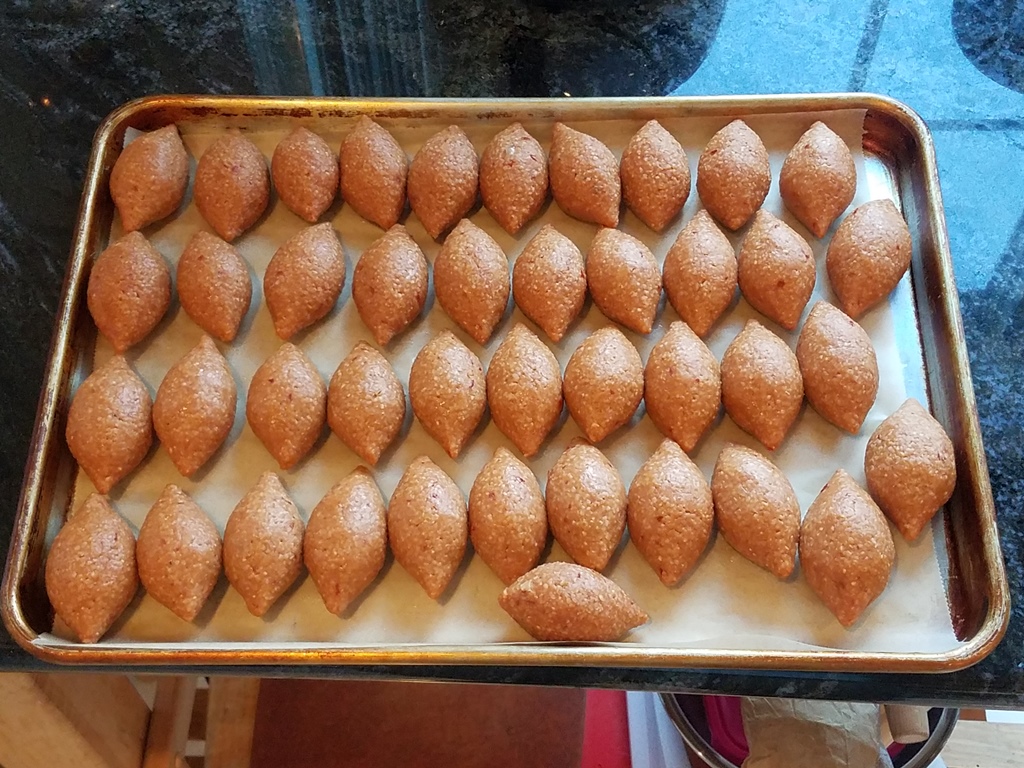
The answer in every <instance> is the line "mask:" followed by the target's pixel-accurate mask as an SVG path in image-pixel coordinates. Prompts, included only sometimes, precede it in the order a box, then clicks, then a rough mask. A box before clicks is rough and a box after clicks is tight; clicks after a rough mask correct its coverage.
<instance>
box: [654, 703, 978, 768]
mask: <svg viewBox="0 0 1024 768" xmlns="http://www.w3.org/2000/svg"><path fill="white" fill-rule="evenodd" d="M661 702H662V705H663V706H664V707H665V711H666V712H667V713H668V716H669V717H670V718H671V719H672V722H673V723H674V724H675V726H676V729H677V730H678V731H679V734H680V735H681V736H682V737H683V741H685V742H686V744H687V746H688V747H689V748H690V749H692V750H693V751H694V753H695V754H696V755H697V756H698V757H700V758H701V759H702V760H703V761H704V762H705V763H707V764H708V765H709V766H711V768H740V766H737V765H736V764H735V763H733V762H730V761H729V760H726V759H725V758H724V757H722V755H721V754H720V753H719V752H718V750H716V749H715V748H714V747H712V746H711V742H710V735H709V732H708V726H707V720H706V719H705V716H704V706H703V703H702V702H701V697H700V696H685V695H683V694H675V693H663V694H661ZM959 716H960V710H958V709H948V708H943V707H936V708H934V709H932V710H930V711H929V713H928V723H929V726H930V732H931V733H930V735H929V736H928V738H927V740H925V741H923V742H921V743H920V744H913V745H908V746H907V747H906V748H905V749H904V750H903V752H901V753H900V755H899V756H898V757H897V759H896V760H895V761H894V766H895V767H896V768H927V766H928V765H930V764H931V762H932V761H933V760H934V759H935V758H936V757H938V756H939V753H940V752H941V751H942V748H943V747H944V746H946V742H947V741H948V740H949V737H950V735H951V734H952V733H953V728H954V727H955V726H956V722H957V719H958V718H959Z"/></svg>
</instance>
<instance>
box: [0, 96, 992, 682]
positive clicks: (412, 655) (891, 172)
mask: <svg viewBox="0 0 1024 768" xmlns="http://www.w3.org/2000/svg"><path fill="white" fill-rule="evenodd" d="M850 109H860V110H865V111H866V116H865V119H864V131H863V150H864V153H865V155H866V156H869V157H871V158H873V159H874V160H876V161H878V162H879V163H880V164H881V166H883V167H884V169H885V172H886V175H887V180H888V183H889V185H890V187H891V190H892V192H893V193H894V194H895V195H896V196H898V198H899V200H900V203H901V205H902V209H903V213H904V216H905V217H906V219H907V222H908V224H909V226H910V229H911V233H912V235H913V240H914V246H915V247H914V253H913V262H912V266H911V284H912V291H913V304H914V307H915V311H916V320H917V328H918V331H919V333H920V337H921V338H920V340H921V346H922V353H923V358H924V367H925V386H926V388H927V394H928V397H929V399H930V403H931V409H932V411H933V413H934V414H935V416H936V418H938V419H939V421H940V422H942V424H943V425H944V426H945V428H946V430H947V431H948V433H949V434H950V436H951V438H952V440H953V443H954V446H955V453H956V462H957V472H958V482H957V486H956V491H955V492H954V495H953V498H952V499H951V500H950V502H949V504H948V505H947V507H946V512H945V515H944V536H945V548H944V549H945V552H946V553H947V554H948V570H947V572H946V579H947V583H948V587H947V589H948V595H947V597H948V603H949V610H950V615H951V617H952V623H953V628H954V631H955V634H956V636H957V638H958V639H959V640H960V641H961V642H960V644H959V645H957V646H956V647H955V648H953V649H952V650H950V651H947V652H939V653H932V652H927V653H888V652H875V651H863V650H840V649H824V650H822V649H813V650H800V649H797V650H785V651H778V650H771V651H765V650H754V649H746V650H744V649H739V650H723V649H715V648H709V649H700V648H690V647H687V648H679V647H652V646H649V645H639V644H630V643H628V642H627V643H621V644H606V645H605V644H594V645H563V644H514V643H493V644H484V645H481V644H476V645H468V644H467V645H450V644H448V645H416V644H392V645H378V646H374V647H365V646H357V647H353V646H345V645H340V644H336V645H324V644H316V645H315V646H314V645H312V644H311V645H310V646H308V647H303V646H302V645H301V644H289V645H288V646H286V647H282V646H274V645H267V646H261V645H259V644H256V643H238V644H236V645H234V646H231V645H227V644H201V645H200V644H197V645H193V646H188V645H186V646H181V645H173V644H160V643H156V642H154V643H145V644H141V645H138V646H135V647H130V648H120V647H109V646H105V645H104V644H103V643H100V644H97V645H80V644H72V643H64V644H59V643H58V644H52V643H45V642H40V638H41V636H42V635H43V633H46V632H49V630H50V628H51V626H52V624H53V611H52V608H51V607H50V605H49V601H48V599H47V597H46V591H45V588H44V582H43V562H44V557H45V552H46V550H47V547H48V544H49V542H50V541H52V539H53V536H55V535H56V532H57V530H58V529H59V527H60V525H61V523H62V521H63V519H64V515H65V513H66V512H67V509H68V506H69V504H70V503H71V497H72V490H73V488H74V483H75V474H76V471H77V467H76V465H75V463H74V461H73V459H72V458H71V456H70V453H69V452H68V450H67V447H66V444H65V442H64V421H65V418H66V414H67V406H68V402H69V395H70V392H71V391H72V390H73V388H74V385H75V383H76V382H77V381H80V379H81V376H82V375H83V373H84V372H85V370H86V369H87V367H88V365H89V362H90V361H91V354H90V352H91V350H92V348H93V344H94V341H95V328H94V327H93V324H92V321H91V318H90V317H89V314H88V311H87V309H86V306H85V301H84V297H85V290H86V282H87V277H88V272H89V266H90V264H91V262H92V259H93V257H94V255H95V254H96V253H98V252H99V251H100V250H101V249H102V248H103V247H104V246H105V244H106V242H107V237H108V235H109V232H110V228H111V222H112V220H113V205H112V202H111V200H110V196H109V194H108V192H107V183H108V179H109V174H110V170H111V168H112V166H113V164H114V161H115V160H116V158H117V156H118V154H119V153H120V151H121V148H122V146H123V142H124V137H125V132H126V130H128V129H130V128H131V129H138V130H152V129H155V128H158V127H161V126H163V125H167V124H169V123H178V124H183V123H189V122H201V121H204V120H205V121H209V120H216V121H217V124H218V125H229V126H231V125H237V126H245V125H246V124H247V122H251V121H254V120H267V119H273V120H277V121H286V122H287V121H301V122H303V123H304V124H309V123H310V121H314V122H315V121H317V120H321V119H323V120H330V119H332V118H334V119H336V118H340V117H352V116H354V115H358V114H371V115H375V116H380V117H383V118H396V119H407V120H415V119H418V118H429V119H433V120H447V119H451V120H482V121H504V122H506V123H507V122H510V121H512V120H524V121H525V120H527V119H529V120H534V121H536V120H549V121H551V122H554V121H556V120H564V121H573V120H593V119H626V120H636V121H640V120H644V119H651V118H663V119H667V118H673V117H714V118H720V119H723V120H724V119H726V118H735V117H752V116H763V115H803V114H808V113H825V114H827V113H828V112H830V111H833V110H850ZM940 565H941V566H942V567H943V568H944V569H945V568H946V566H947V564H945V563H942V564H940ZM0 607H2V615H3V619H4V622H5V624H6V625H7V628H8V630H9V631H10V633H11V635H12V636H13V637H14V638H15V640H16V641H17V642H18V643H19V644H20V645H22V646H23V647H24V648H26V649H27V650H28V651H29V652H30V653H32V654H34V655H35V656H37V657H39V658H41V659H44V660H47V661H52V662H57V663H68V664H72V663H88V664H93V665H96V664H116V665H122V666H125V665H132V664H139V665H143V664H145V665H158V664H173V665H177V666H185V665H215V664H225V665H227V664H246V665H255V664H304V665H310V664H324V665H330V664H493V665H507V666H521V665H561V666H564V665H584V666H596V667H600V666H607V667H694V668H738V669H772V670H776V671H800V670H815V671H858V672H946V671H952V670H956V669H960V668H963V667H966V666H969V665H971V664H974V663H976V662H977V661H979V660H981V659H982V658H984V657H985V656H986V655H987V654H988V653H990V652H991V651H992V650H993V649H994V648H995V646H996V645H997V644H998V642H999V641H1000V639H1001V638H1002V636H1003V634H1004V632H1005V630H1006V625H1007V622H1008V618H1009V596H1008V590H1007V583H1006V574H1005V571H1004V566H1003V560H1002V554H1001V551H1000V547H999V539H998V534H997V530H996V516H995V509H994V505H993V500H992V493H991V488H990V486H989V477H988V472H987V468H986V463H985V454H984V450H983V447H982V442H981V433H980V428H979V423H978V414H977V409H976V405H975V399H974V391H973V387H972V384H971V375H970V369H969V364H968V357H967V351H966V347H965V341H964V333H963V327H962V324H961V318H960V308H959V301H958V297H957V291H956V286H955V282H954V277H953V267H952V261H951V258H950V252H949V243H948V238H947V234H946V228H945V221H944V216H943V208H942V200H941V195H940V191H939V180H938V171H937V168H936V163H935V151H934V145H933V143H932V139H931V136H930V134H929V131H928V129H927V127H926V125H925V124H924V122H923V121H922V120H921V118H920V117H918V116H917V115H916V114H915V113H914V112H913V111H912V110H911V109H909V108H908V107H906V106H905V105H903V104H901V103H899V102H896V101H894V100H892V99H889V98H886V97H883V96H876V95H869V94H821V95H778V96H727V97H706V98H704V97H700V98H698V97H693V98H653V99H648V98H635V99H628V98H626V99H566V100H553V99H539V100H507V99H501V100H462V101H460V100H450V101H449V100H442V101H432V100H362V99H340V98H265V97H244V96H243V97H221V96H155V97H149V98H144V99H141V100H138V101H134V102H131V103H129V104H126V105H124V106H122V107H120V108H119V109H117V110H115V111H114V112H113V113H111V114H110V115H109V116H108V117H107V118H106V119H105V120H104V121H103V123H102V124H101V126H100V128H99V130H98V131H97V133H96V137H95V140H94V143H93V148H92V154H91V157H90V162H89V169H88V173H87V176H86V185H85V190H84V192H83V196H82V203H81V208H80V211H79V215H78V222H77V226H76V230H75V236H74V241H73V246H72V250H71V257H70V259H69V263H68V268H67V275H66V278H65V283H64V289H63V294H62V299H61V303H60V307H59V310H58V313H57V322H56V328H55V332H54V337H53V342H52V347H51V352H50V359H49V364H48V368H47V372H46V378H45V382H44V386H43V390H42V394H41V397H40V401H39V407H38V413H37V418H36V425H35V431H34V434H33V437H32V443H31V447H30V453H29V458H28V463H27V467H26V472H25V480H24V487H23V491H22V495H21V499H20V502H19V506H18V510H17V516H16V519H15V527H14V531H13V537H12V542H11V550H10V555H9V558H8V561H7V567H6V571H5V574H4V581H3V604H2V606H0Z"/></svg>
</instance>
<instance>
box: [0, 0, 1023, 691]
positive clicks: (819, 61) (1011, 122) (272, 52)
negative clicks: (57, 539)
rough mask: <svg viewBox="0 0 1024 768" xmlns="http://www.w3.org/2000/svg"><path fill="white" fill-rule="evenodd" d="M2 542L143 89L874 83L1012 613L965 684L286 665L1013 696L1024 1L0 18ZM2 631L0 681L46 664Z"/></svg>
mask: <svg viewBox="0 0 1024 768" xmlns="http://www.w3.org/2000/svg"><path fill="white" fill-rule="evenodd" d="M0 50H3V51H4V57H3V61H2V63H0V137H2V139H3V140H2V141H0V169H2V171H0V276H2V279H0V322H2V327H3V328H4V336H5V338H4V342H3V344H2V345H0V548H2V549H6V546H7V541H8V538H9V533H10V525H11V523H10V521H11V519H12V516H13V510H14V507H15V505H16V503H17V498H18V493H19V490H20V487H21V480H22V472H23V467H24V462H25V456H26V452H27V446H28V441H29V438H30V435H31V430H32V424H33V421H34V418H35V407H36V401H37V398H38V395H39V387H40V383H41V381H42V374H43V366H44V364H45V360H46V356H47V353H48V347H49V342H50V336H51V331H52V326H53V319H54V313H55V312H56V309H57V299H58V296H59V293H60V289H61V283H62V280H63V273H64V265H65V263H66V259H67V253H68V250H69V247H70V243H71V233H72V227H73V224H74V219H75V213H76V210H77V206H78V200H79V196H80V194H81V189H82V181H83V177H84V173H85V164H86V160H87V157H88V152H89V146H90V143H91V141H92V135H93V132H94V131H95V129H96V127H97V125H98V124H99V121H100V120H101V119H102V118H103V117H104V116H105V115H106V114H107V113H108V112H110V110H112V109H113V108H114V107H115V106H117V105H118V104H120V103H122V102H125V101H127V100H129V99H132V98H135V97H138V96H143V95H146V94H152V93H173V92H180V93H267V94H329V95H357V96H359V95H367V96H368V95H380V96H463V97H470V96H549V95H551V96H561V95H572V96H617V95H661V94H670V93H674V94H698V95H699V94H718V93H780V92H802V91H842V90H869V91H876V92H881V93H886V94H889V95H891V96H894V97H896V98H898V99H902V100H904V101H906V102H907V103H908V104H910V105H911V106H912V107H914V108H915V109H916V110H918V111H919V112H920V113H921V114H922V115H923V117H924V118H925V119H926V120H927V121H928V122H929V125H930V126H931V128H932V130H933V132H934V135H935V141H936V146H937V151H938V158H939V166H940V173H941V179H942V184H943V190H944V196H945V205H946V216H947V221H948V225H949V234H950V240H951V243H952V247H953V256H954V261H955V266H956V275H957V280H958V283H959V286H960V296H961V305H962V309H963V318H964V326H965V329H966V333H967V341H968V348H969V352H970V356H971V363H972V368H973V373H974V383H975V387H976V390H977V397H978V410H979V413H980V415H981V422H982V428H983V432H984V438H985V446H986V450H987V453H988V461H989V469H990V471H991V476H992V486H993V490H994V493H995V497H996V505H997V508H998V514H999V520H1000V527H1001V536H1002V544H1003V551H1004V554H1005V558H1006V563H1007V569H1008V572H1009V576H1010V583H1011V590H1012V595H1013V599H1014V603H1015V608H1014V613H1013V620H1012V622H1011V626H1010V630H1009V632H1008V634H1007V637H1006V640H1004V642H1003V643H1002V645H1001V646H1000V647H999V648H998V649H997V650H996V652H995V653H994V654H993V655H992V656H991V657H990V658H989V659H987V660H986V661H984V662H982V663H981V664H979V665H977V666H976V667H973V668H971V669H968V670H965V671H962V672H958V673H954V674H952V675H941V676H924V675H901V676H896V677H892V676H871V675H824V674H800V675H793V674H790V675H775V674H761V673H727V672H701V671H678V670H591V669H492V668H472V667H471V668H444V669H438V668H422V667H420V668H413V667H410V668H403V669H399V670H395V669H390V670H388V669H384V668H379V667H376V668H360V669H354V670H342V669H336V670H328V671H325V670H323V669H319V668H315V669H313V668H288V669H280V668H279V669H276V670H258V671H257V670H238V671H248V672H251V673H254V674H255V673H257V672H258V673H259V674H262V675H303V676H308V675H325V674H330V675H335V676H339V677H340V676H389V677H396V676H397V677H404V678H424V677H433V678H440V679H451V680H455V679H461V680H479V681H501V682H521V683H551V684H561V685H587V686H607V687H629V688H654V689H676V690H692V691H707V692H715V693H740V694H757V695H780V696H809V697H820V698H832V699H865V700H886V701H891V700H907V701H917V702H922V703H925V702H928V703H935V702H952V703H956V704H974V705H985V706H1022V705H1024V607H1021V606H1024V510H1022V506H1024V502H1022V501H1021V499H1022V498H1024V426H1022V424H1024V420H1022V418H1024V417H1022V415H1021V414H1022V413H1024V393H1022V390H1024V384H1022V383H1021V382H1022V379H1024V333H1022V330H1021V329H1022V327H1024V202H1022V199H1024V198H1022V195H1021V189H1022V183H1021V179H1022V178H1024V54H1022V53H1021V52H1022V51H1024V12H1022V11H1021V10H1020V8H1019V4H1017V3H1014V2H1012V1H1011V0H999V1H998V2H985V1H983V0H939V1H937V2H933V1H932V0H829V1H828V2H815V1H814V0H785V1H783V0H769V1H768V2H758V0H728V2H726V0H694V1H693V2H688V3H674V4H670V3H665V2H656V1H652V0H640V1H639V2H634V3H623V2H610V1H606V0H532V1H531V2H527V0H510V2H507V3H500V4H498V3H482V2H469V3H466V2H455V0H432V2H429V3H415V4H413V3H397V2H385V3H373V2H370V1H369V0H355V1H353V2H344V1H343V0H334V2H331V1H329V0H296V2H293V3H276V2H273V1H272V0H238V2H228V0H193V1H192V2H184V3H180V4H178V3H158V2H153V1H152V0H142V1H141V2H128V1H125V0H110V1H109V2H105V3H103V4H95V3H86V2H83V0H72V2H69V3H59V2H55V1H50V2H28V1H27V0H14V1H13V2H9V3H6V4H4V5H3V7H2V8H0ZM39 667H40V665H39V663H38V662H36V661H34V660H33V659H32V658H31V657H29V656H28V655H27V654H25V653H24V652H23V651H21V650H19V649H18V648H17V647H15V646H14V644H13V642H11V640H10V639H9V638H8V637H7V635H6V634H5V633H3V632H2V631H0V669H26V668H39Z"/></svg>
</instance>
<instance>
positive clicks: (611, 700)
mask: <svg viewBox="0 0 1024 768" xmlns="http://www.w3.org/2000/svg"><path fill="white" fill-rule="evenodd" d="M632 765H633V763H632V760H631V759H630V755H629V720H628V717H627V715H626V692H625V691H597V690H592V691H587V711H586V715H584V718H583V759H582V760H581V761H580V766H581V768H632Z"/></svg>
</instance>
